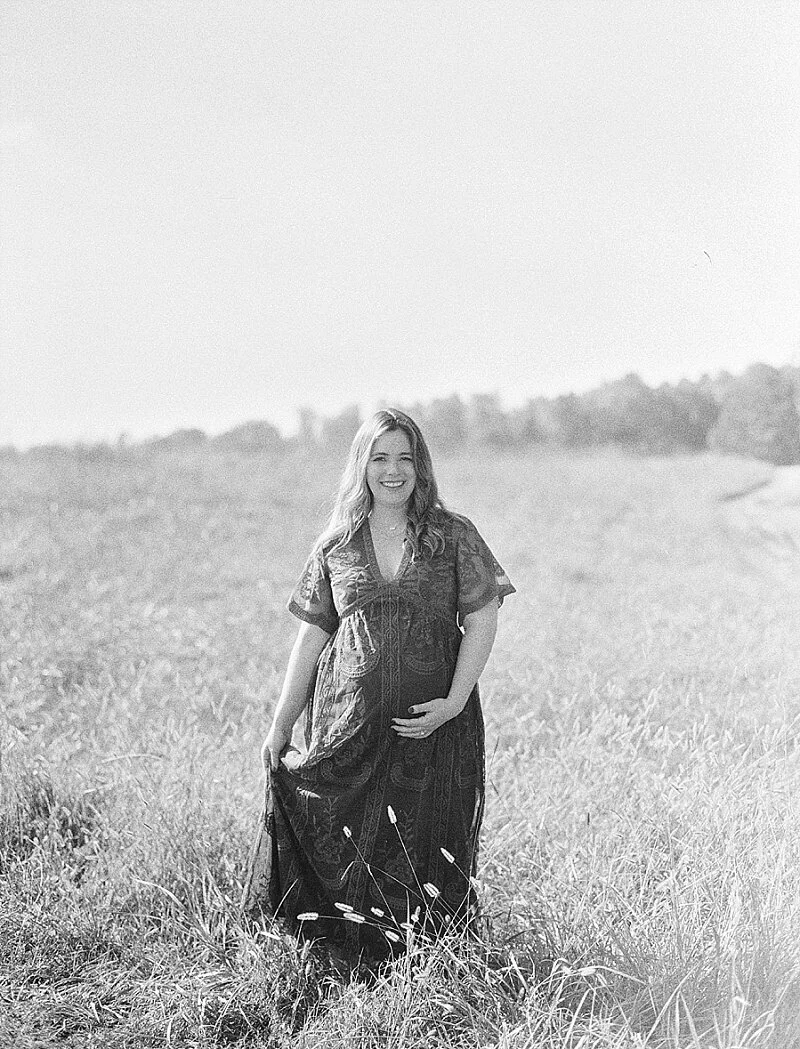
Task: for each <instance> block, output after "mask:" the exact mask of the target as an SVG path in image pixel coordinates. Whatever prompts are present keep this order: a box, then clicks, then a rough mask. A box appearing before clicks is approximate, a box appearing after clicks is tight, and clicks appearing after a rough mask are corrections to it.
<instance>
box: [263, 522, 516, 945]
mask: <svg viewBox="0 0 800 1049" xmlns="http://www.w3.org/2000/svg"><path fill="white" fill-rule="evenodd" d="M442 527H443V531H444V536H445V545H444V550H442V551H440V552H439V553H438V554H436V555H435V556H430V555H429V554H427V553H425V552H423V553H421V554H419V555H417V556H415V557H412V556H411V546H410V544H409V543H408V542H406V547H405V552H404V554H403V558H402V560H401V562H400V566H399V568H398V570H397V572H396V574H395V576H394V578H393V579H391V580H388V579H386V578H385V577H384V576H383V575H382V574H381V571H380V569H379V567H378V560H377V557H376V554H375V549H374V546H373V543H372V537H371V534H370V530H369V525H368V524H367V523H365V524H364V525H363V526H362V527H361V528H360V529H359V530H358V531H357V532H356V534H355V535H354V536H353V538H352V539H351V540H350V541H349V542H348V543H347V544H346V545H344V546H341V547H338V548H335V549H330V548H323V549H322V550H321V551H318V552H316V553H314V554H312V556H311V557H310V559H309V561H308V562H307V564H306V566H305V568H304V570H303V573H302V575H301V577H300V580H299V582H298V584H297V586H296V588H295V590H294V592H293V594H292V597H291V600H290V601H289V605H288V607H289V610H290V611H291V612H292V613H293V614H294V615H295V616H297V617H298V618H299V619H302V620H305V621H306V622H307V623H312V624H314V625H316V626H319V627H321V628H322V629H323V630H325V631H327V632H328V633H329V634H330V637H329V639H328V641H327V642H326V644H325V647H324V648H323V650H322V652H321V654H320V656H319V659H318V661H317V667H316V674H315V679H314V681H313V684H312V689H311V691H310V698H309V702H308V705H307V708H306V725H305V739H306V748H307V749H306V752H305V753H304V754H302V755H301V756H298V755H297V754H292V755H291V756H290V757H288V758H286V759H284V760H283V761H282V762H281V764H280V766H279V768H278V769H277V770H275V771H273V772H271V773H270V775H269V776H268V782H267V792H266V806H265V810H264V815H263V818H262V819H261V820H260V823H259V828H258V833H257V836H256V841H255V845H254V848H253V853H252V857H251V862H250V869H249V873H248V878H247V883H246V886H245V894H244V901H243V903H244V908H245V910H246V911H247V912H248V913H250V914H252V915H258V914H266V915H269V916H274V917H279V918H283V919H286V920H287V921H288V923H289V924H290V926H291V927H293V928H295V929H297V930H299V931H301V932H302V933H303V934H304V935H306V936H309V937H315V938H316V937H323V938H325V939H329V940H333V941H338V942H340V943H341V944H342V945H343V946H344V947H345V948H349V949H350V950H353V951H356V952H357V951H361V950H365V951H366V953H368V954H371V955H377V956H381V955H384V954H386V953H388V952H389V951H390V950H391V946H392V944H393V943H395V942H397V937H398V935H400V936H404V934H403V933H402V932H401V931H399V930H400V929H401V926H402V924H403V923H407V922H408V921H409V916H410V915H413V914H414V912H415V911H416V910H417V908H418V907H419V908H420V912H419V913H420V914H421V918H420V919H419V920H420V924H421V925H422V924H424V923H425V922H426V920H427V921H428V923H429V924H430V925H434V926H441V924H442V923H447V922H449V921H451V920H452V919H453V918H454V917H459V916H462V917H463V916H466V915H468V914H469V913H471V911H472V908H473V906H474V898H473V894H472V890H471V888H470V876H471V875H472V874H473V873H474V868H475V859H476V852H477V843H478V833H479V830H480V825H481V819H482V815H483V803H484V732H483V719H482V716H481V709H480V700H479V694H478V687H477V685H476V686H475V688H474V689H473V690H472V693H471V695H470V697H469V699H468V701H467V704H466V706H465V707H464V709H463V711H462V712H461V713H460V714H459V715H458V716H457V717H455V718H453V719H452V720H451V721H448V722H446V723H445V724H444V725H442V726H441V727H440V728H438V729H437V730H436V731H435V732H433V733H432V734H431V735H430V736H428V737H427V738H426V739H405V738H402V737H399V736H397V734H396V733H395V732H394V731H393V730H392V727H391V725H392V718H394V717H408V716H409V713H408V708H409V707H410V706H413V705H414V704H417V703H424V702H427V701H428V700H431V699H436V698H439V697H443V696H446V695H447V693H448V691H449V689H450V684H451V681H452V677H453V672H454V670H455V666H456V660H457V658H458V652H459V646H460V643H461V640H462V637H463V634H462V631H461V624H462V623H463V620H464V617H465V616H467V615H469V613H470V612H474V611H477V610H478V609H480V608H482V607H484V606H485V605H486V604H488V603H489V602H490V601H495V600H498V601H499V602H502V600H503V598H504V597H505V596H507V595H508V594H511V593H513V592H514V587H513V586H512V585H511V583H510V582H509V579H508V577H507V576H506V574H505V572H504V571H503V569H502V568H501V567H500V565H499V564H498V563H497V561H496V560H495V558H494V556H493V554H492V552H491V550H490V549H489V547H488V546H487V545H486V543H485V542H484V540H483V539H482V538H481V536H480V534H479V533H478V531H477V529H476V528H475V526H474V525H473V524H472V523H471V522H470V521H469V520H468V519H467V518H465V517H461V516H459V515H456V514H452V513H449V512H447V513H443V514H442Z"/></svg>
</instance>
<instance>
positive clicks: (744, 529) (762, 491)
mask: <svg viewBox="0 0 800 1049" xmlns="http://www.w3.org/2000/svg"><path fill="white" fill-rule="evenodd" d="M722 510H723V514H724V517H725V523H726V525H727V528H728V531H729V534H731V536H732V537H735V538H737V539H739V540H740V541H743V542H745V543H746V544H747V546H748V547H749V548H750V550H751V551H752V550H753V548H760V549H761V550H762V551H764V552H766V553H769V554H770V555H771V556H772V557H773V558H777V559H779V560H783V561H787V562H788V561H793V560H800V466H778V467H776V468H775V472H774V473H773V475H772V477H771V478H770V480H769V481H767V482H765V483H764V484H762V485H759V486H758V487H756V488H753V489H752V490H750V491H749V492H743V493H741V494H739V495H731V496H728V497H727V498H725V499H724V500H723V503H722Z"/></svg>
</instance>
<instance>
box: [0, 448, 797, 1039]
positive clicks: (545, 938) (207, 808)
mask: <svg viewBox="0 0 800 1049" xmlns="http://www.w3.org/2000/svg"><path fill="white" fill-rule="evenodd" d="M338 465H339V464H338V463H335V462H331V461H328V460H327V459H324V458H323V459H313V460H310V461H307V462H302V461H299V460H296V459H294V460H287V461H283V462H272V461H269V460H266V459H260V458H252V459H246V458H238V459H237V458H233V457H228V458H226V457H224V456H222V455H217V456H207V457H204V456H203V454H202V453H200V452H197V453H192V454H189V455H187V456H186V457H185V458H180V457H175V458H170V459H163V458H162V459H160V460H152V461H148V460H146V459H143V458H140V459H137V458H136V457H135V456H133V455H131V458H130V459H129V460H125V459H116V460H110V461H97V462H91V461H87V462H76V461H74V460H70V459H68V458H65V459H63V460H52V459H51V460H50V461H47V460H40V461H36V460H35V459H32V458H31V457H24V458H20V459H17V460H14V459H6V460H0V483H1V485H0V599H1V602H2V603H1V604H0V646H1V648H0V701H1V702H2V713H1V715H0V789H2V808H1V809H0V1045H2V1046H3V1047H4V1049H5V1047H17V1049H28V1047H34V1046H36V1047H38V1046H42V1047H44V1046H55V1045H60V1046H69V1047H72V1046H102V1047H134V1046H187V1047H188V1046H206V1045H209V1046H210V1045H235V1044H237V1043H241V1044H247V1045H252V1046H263V1047H267V1046H271V1047H277V1046H289V1045H297V1046H307V1047H309V1049H311V1047H319V1049H323V1047H325V1049H336V1047H345V1046H347V1049H355V1047H360V1046H364V1047H367V1046H381V1047H383V1046H392V1047H400V1046H409V1047H410V1046H416V1047H422V1046H459V1047H460V1046H464V1047H466V1046H470V1047H484V1046H498V1047H504V1049H522V1047H528V1046H530V1047H539V1046H543V1047H545V1046H546V1047H567V1046H569V1047H572V1049H578V1047H584V1049H611V1047H618V1049H621V1047H645V1046H647V1047H653V1049H655V1047H674V1049H679V1047H680V1049H684V1047H698V1046H703V1047H716V1049H734V1047H739V1046H741V1047H745V1046H747V1047H751V1046H752V1047H770V1049H791V1047H794V1046H800V946H799V945H798V943H799V941H800V818H799V817H800V761H799V760H798V755H800V750H799V749H798V746H797V740H798V729H799V728H800V717H799V716H798V714H799V704H798V699H799V698H800V646H798V643H797V638H798V637H800V572H798V571H797V566H795V565H792V564H790V563H789V562H787V561H785V560H784V561H779V560H776V559H775V558H774V557H772V556H771V555H770V553H769V551H768V550H767V549H761V548H760V547H759V546H758V543H757V542H756V541H748V542H744V541H743V540H742V538H741V536H738V535H736V534H734V533H732V532H731V531H730V530H729V529H727V528H726V527H725V523H724V518H723V516H722V514H721V511H720V504H719V500H720V498H721V497H723V496H725V495H729V494H730V493H732V492H735V491H738V490H744V489H747V488H749V487H752V486H753V485H754V484H756V483H757V482H758V481H759V480H761V479H762V478H764V477H766V476H768V475H769V468H768V467H766V466H764V465H759V464H756V463H749V462H746V461H741V460H735V459H724V458H715V457H710V456H709V457H697V458H678V459H669V460H667V459H629V458H624V457H619V456H614V455H610V454H609V455H598V456H587V457H572V458H567V457H553V456H549V455H542V456H537V457H532V458H530V457H529V458H526V459H514V458H506V459H497V458H489V457H481V456H476V457H475V458H470V459H461V460H454V461H447V462H443V463H441V464H440V468H439V476H440V482H441V487H442V490H443V495H444V497H445V499H446V500H447V502H448V504H449V505H450V506H452V508H453V509H456V510H459V511H461V512H463V513H466V514H467V515H468V516H470V517H471V518H472V519H473V520H474V521H475V523H476V524H477V525H478V527H479V528H480V530H481V531H482V532H483V534H484V535H485V537H486V538H487V539H488V541H489V542H490V544H491V546H492V547H493V548H494V550H495V552H496V554H497V555H498V557H499V558H500V560H501V561H502V563H503V564H504V566H505V567H506V568H507V570H508V572H509V574H510V575H511V577H512V579H513V581H514V583H515V584H516V586H517V588H518V591H519V593H518V594H516V595H514V596H513V597H511V598H509V599H508V601H507V602H506V604H505V605H504V607H503V610H502V613H501V627H500V633H499V637H498V641H497V644H496V647H495V651H494V653H493V656H492V659H491V662H490V664H489V667H488V668H487V670H486V673H485V675H484V678H483V690H484V705H485V711H486V719H487V729H488V752H487V763H488V783H489V794H488V804H487V816H486V823H485V829H484V838H483V849H482V853H481V863H480V869H479V876H480V881H481V883H482V900H483V904H484V907H485V910H486V913H487V916H488V920H487V927H486V929H485V930H484V931H483V933H482V941H481V942H479V943H474V944H471V945H469V946H463V945H462V947H461V949H457V947H456V945H453V944H449V943H442V944H440V945H439V946H437V947H436V948H434V949H423V948H419V947H417V946H416V945H415V944H414V943H413V942H412V943H410V945H409V951H408V954H407V957H406V958H405V959H403V961H402V962H400V963H398V964H397V965H396V966H395V968H394V969H392V970H391V971H390V972H388V973H387V974H385V975H384V976H382V977H380V978H379V979H377V980H375V981H373V982H372V983H367V982H352V983H343V982H341V981H340V980H337V979H336V978H335V976H334V974H332V973H330V972H328V971H326V969H325V965H324V962H323V961H322V960H321V959H320V958H319V957H318V956H317V955H316V954H315V953H314V952H313V951H308V950H297V948H296V945H295V944H294V943H293V942H292V941H291V940H288V939H286V938H285V937H282V936H281V935H280V934H279V932H278V931H277V930H274V929H270V928H268V927H264V928H262V929H253V928H249V929H248V928H243V927H242V925H241V923H240V921H239V917H238V912H237V903H238V897H239V893H240V889H241V881H242V876H243V871H244V865H245V862H246V857H247V852H248V849H249V845H250V840H251V836H252V832H253V826H254V822H255V819H256V817H257V813H258V808H259V802H260V795H261V789H262V787H261V778H260V771H259V762H258V750H259V746H260V743H261V740H262V738H263V735H264V733H265V731H266V727H267V724H268V717H269V711H270V709H271V706H272V704H273V703H274V701H275V699H276V697H277V694H278V691H279V688H280V682H281V676H282V670H283V666H284V663H285V659H286V656H287V654H288V651H289V648H290V645H291V642H292V639H293V633H294V624H293V621H292V620H291V618H290V617H289V616H288V614H286V613H285V612H284V611H283V604H284V601H285V599H286V596H287V594H288V591H289V590H290V588H291V586H292V584H293V583H294V580H295V577H296V576H297V574H298V572H299V569H300V567H301V566H302V563H303V559H304V557H305V555H306V553H307V550H308V548H309V546H310V544H311V542H312V540H313V538H314V536H315V535H316V533H317V531H318V530H319V527H320V525H321V522H322V520H323V517H324V513H325V509H326V506H327V500H328V497H329V494H330V492H331V491H332V489H333V487H334V484H335V480H336V477H337V473H338Z"/></svg>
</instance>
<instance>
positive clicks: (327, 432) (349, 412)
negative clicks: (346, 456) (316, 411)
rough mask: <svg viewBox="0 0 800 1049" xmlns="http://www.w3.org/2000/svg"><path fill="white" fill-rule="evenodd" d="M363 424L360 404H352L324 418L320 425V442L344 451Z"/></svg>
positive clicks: (324, 445)
mask: <svg viewBox="0 0 800 1049" xmlns="http://www.w3.org/2000/svg"><path fill="white" fill-rule="evenodd" d="M360 425H361V412H360V410H359V408H358V405H350V406H349V407H348V408H345V409H344V411H341V412H339V414H338V415H334V416H332V417H331V418H328V419H323V420H322V423H321V426H320V437H319V439H320V444H321V445H322V447H323V448H326V449H329V450H331V451H337V452H340V451H343V450H346V449H347V448H349V447H350V444H351V442H352V440H353V438H354V437H355V435H356V430H358V428H359V426H360Z"/></svg>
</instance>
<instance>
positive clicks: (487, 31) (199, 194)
mask: <svg viewBox="0 0 800 1049" xmlns="http://www.w3.org/2000/svg"><path fill="white" fill-rule="evenodd" d="M0 23H1V24H0V37H1V41H0V42H1V45H2V55H0V59H1V61H0V78H1V81H0V82H1V83H2V111H0V120H1V121H2V124H1V131H0V148H2V159H1V160H0V211H1V218H2V260H0V264H1V266H2V269H1V271H0V272H1V274H2V276H1V277H0V295H1V296H2V313H1V315H0V369H1V372H0V444H2V443H4V442H14V443H17V444H20V445H22V446H24V445H26V444H29V443H31V442H33V441H47V440H64V441H68V440H75V439H79V438H83V439H95V438H101V437H108V438H112V439H113V438H115V437H116V436H117V435H118V434H119V433H120V432H122V431H125V432H127V433H128V434H129V435H131V436H133V437H141V436H146V435H149V434H153V433H167V432H169V431H171V430H174V429H176V428H178V427H182V426H199V427H201V428H203V429H206V430H208V431H209V432H212V433H214V432H219V431H221V430H223V429H226V428H228V427H229V426H232V425H235V424H236V423H239V422H242V421H245V420H247V419H253V418H267V419H270V420H272V421H273V422H275V423H276V424H278V425H279V426H280V427H281V428H282V429H284V430H290V429H292V428H293V425H294V420H295V415H294V413H295V410H296V408H297V407H298V406H300V405H309V406H312V407H314V408H316V409H317V410H318V411H320V412H322V413H324V414H331V413H333V412H335V411H337V410H339V409H340V408H342V407H343V406H345V405H347V404H349V403H353V402H356V401H357V402H360V403H362V404H363V405H364V406H365V407H372V406H374V405H375V403H376V402H377V401H379V400H381V399H384V400H389V401H399V402H403V403H410V402H412V401H414V400H418V399H423V400H426V399H429V398H431V397H434V396H442V395H446V394H449V393H451V392H453V391H458V392H460V393H462V394H464V395H469V394H470V393H473V392H496V393H498V394H500V395H501V397H502V398H503V399H504V401H505V403H506V404H514V403H519V402H520V401H523V400H525V399H526V398H527V397H530V396H536V395H539V394H547V395H552V394H556V393H561V392H566V391H568V390H570V389H573V390H576V391H581V390H585V389H588V388H589V387H591V386H594V385H597V384H599V383H601V382H603V381H605V380H609V379H613V378H617V377H619V376H620V375H622V374H624V373H625V372H627V371H637V372H639V374H640V375H641V376H642V377H643V378H644V379H645V380H646V381H648V382H650V383H654V382H658V381H662V380H665V379H667V380H676V379H678V378H680V377H681V376H684V375H686V376H689V377H691V378H696V377H697V376H699V375H700V374H701V373H702V372H704V371H710V372H712V373H713V372H716V371H718V370H720V369H722V368H728V369H729V370H731V371H734V372H736V371H741V370H743V369H744V367H746V365H747V364H749V363H751V362H753V361H755V360H762V361H768V362H770V363H773V364H782V363H788V362H793V363H800V106H799V105H798V99H799V98H800V4H798V3H797V0H725V2H722V0H673V2H668V3H653V2H650V0H536V2H531V0H521V2H515V0H493V2H491V3H487V2H481V0H469V2H468V3H464V2H463V0H424V2H423V0H416V2H415V0H392V2H383V0H351V2H341V3H340V2H337V0H307V2H304V3H301V2H295V3H286V2H281V0H257V2H256V0H3V3H2V13H0ZM706 252H708V255H706V254H705V253H706ZM709 257H710V258H709Z"/></svg>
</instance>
